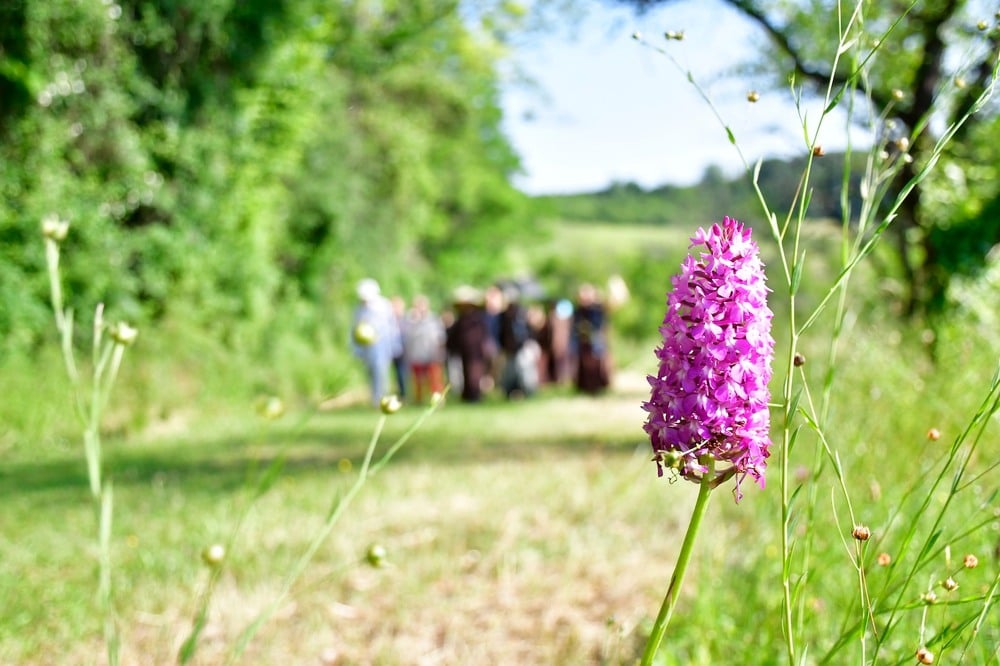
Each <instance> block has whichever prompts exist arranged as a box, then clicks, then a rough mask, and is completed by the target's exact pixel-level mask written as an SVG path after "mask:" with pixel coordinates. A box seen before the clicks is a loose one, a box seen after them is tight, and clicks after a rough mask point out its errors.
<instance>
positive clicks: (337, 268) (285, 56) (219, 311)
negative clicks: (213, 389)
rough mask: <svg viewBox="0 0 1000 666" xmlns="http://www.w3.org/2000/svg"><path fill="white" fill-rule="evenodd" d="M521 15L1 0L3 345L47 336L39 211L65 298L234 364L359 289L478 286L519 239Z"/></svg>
mask: <svg viewBox="0 0 1000 666" xmlns="http://www.w3.org/2000/svg"><path fill="white" fill-rule="evenodd" d="M515 9H516V8H513V9H511V11H506V10H505V8H504V6H503V3H501V5H500V6H497V7H492V6H491V7H490V9H489V10H488V11H487V10H485V9H484V10H483V13H482V15H481V19H477V15H476V14H473V13H471V12H464V13H463V12H459V7H458V3H457V2H455V1H441V0H413V1H411V0H406V1H405V2H404V1H399V2H381V3H371V2H363V1H359V2H335V3H329V2H319V1H312V0H303V1H298V0H297V1H296V2H282V1H272V0H141V1H140V0H134V1H130V0H123V1H121V2H87V3H81V2H77V1H76V0H45V1H44V2H43V1H41V0H32V1H15V2H5V3H3V4H2V6H0V190H2V192H3V196H2V200H3V204H2V205H0V248H2V249H0V252H2V253H3V257H2V259H0V340H2V343H0V348H2V350H3V352H4V353H6V354H11V353H16V352H23V351H27V350H31V349H32V348H34V347H35V346H36V345H37V344H39V341H40V340H41V338H42V336H44V335H48V331H49V330H50V325H51V312H50V308H49V306H48V302H47V278H46V275H45V270H44V257H43V252H42V244H41V241H40V235H39V224H40V220H42V219H43V218H44V217H46V216H49V215H57V216H59V217H60V218H62V219H66V220H68V221H70V222H71V224H72V230H71V233H70V236H69V238H68V239H67V241H66V243H65V252H64V270H65V274H66V279H67V282H68V293H69V295H70V299H71V304H73V305H75V306H78V308H85V309H86V310H89V309H91V308H92V307H93V304H94V303H96V302H97V301H99V300H103V301H105V302H106V303H107V306H108V309H109V313H110V315H111V316H115V317H124V318H128V319H130V320H132V321H136V322H138V323H139V324H140V325H142V324H146V325H148V324H150V323H162V322H170V323H171V325H182V326H184V327H186V328H188V329H192V330H197V331H199V332H201V333H206V334H208V335H209V336H211V337H212V338H215V339H220V340H224V341H226V342H227V344H229V345H232V346H234V347H242V348H243V349H244V351H260V350H261V349H267V348H269V347H270V346H271V345H273V343H274V340H275V336H280V335H281V334H282V333H283V332H285V331H283V330H281V329H287V332H290V333H294V335H297V336H298V335H302V334H306V335H309V334H310V333H315V334H319V332H320V331H322V330H327V329H329V328H330V327H331V326H333V327H334V328H336V325H337V322H338V317H339V316H340V315H339V313H338V311H339V310H340V309H343V307H344V306H343V305H342V304H343V303H345V302H347V301H349V300H350V298H349V294H350V292H351V289H352V286H353V284H354V282H355V281H356V280H357V279H358V278H360V277H362V276H364V275H375V276H376V277H378V278H379V279H381V280H382V281H383V283H384V284H385V285H386V286H387V287H388V288H389V289H402V288H404V287H405V286H406V285H407V284H412V283H418V282H419V283H421V284H422V285H425V286H429V287H430V288H433V287H435V286H440V287H441V288H442V289H443V288H444V287H445V286H446V285H447V286H450V285H451V284H452V283H453V281H455V280H458V279H462V280H478V279H486V278H487V277H488V276H492V275H493V274H494V273H495V272H496V271H497V270H498V264H500V263H501V262H502V260H503V256H502V254H501V253H497V252H495V248H496V247H498V246H502V245H503V243H504V241H505V239H507V238H508V237H510V236H511V235H512V234H514V233H516V232H517V230H519V229H524V228H525V225H526V224H527V223H528V221H529V220H528V218H527V216H526V207H525V203H526V198H525V197H524V196H523V195H521V194H520V193H519V192H517V191H516V190H515V189H514V188H513V187H512V186H511V185H510V182H509V176H510V175H511V173H512V172H513V171H514V170H515V169H516V168H517V166H518V162H517V158H516V156H515V155H514V153H513V152H512V150H511V148H510V145H509V144H508V142H507V140H506V139H505V137H504V136H503V135H502V133H501V131H500V120H501V112H500V109H499V107H498V85H499V73H498V72H499V66H498V62H499V60H500V58H501V57H502V55H503V53H504V46H503V42H502V41H501V39H500V36H501V35H502V34H503V32H504V31H505V30H507V29H509V26H508V23H511V24H513V23H515V22H516V21H517V20H518V13H517V12H516V11H514V10H515ZM431 267H433V270H432V269H431ZM85 314H86V313H85ZM84 316H85V315H84ZM87 318H88V319H89V317H87ZM292 329H294V330H292Z"/></svg>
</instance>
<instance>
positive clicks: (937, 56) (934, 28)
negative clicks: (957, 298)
mask: <svg viewBox="0 0 1000 666" xmlns="http://www.w3.org/2000/svg"><path fill="white" fill-rule="evenodd" d="M618 1H619V2H621V3H624V4H629V5H632V6H635V7H637V8H638V9H640V10H645V9H649V8H650V7H653V6H656V5H665V4H668V3H670V2H671V1H672V0H618ZM724 2H726V4H728V5H730V6H732V7H733V8H735V9H736V10H738V11H739V12H741V13H742V14H743V15H744V16H746V17H747V18H748V19H749V20H751V21H752V22H753V23H755V24H756V25H757V26H758V27H759V28H760V29H761V31H762V32H763V33H764V34H765V35H766V36H767V37H768V39H769V42H770V47H771V48H768V49H767V51H766V52H762V53H761V55H760V58H761V59H760V64H761V65H762V67H763V69H764V70H765V71H768V72H770V74H771V76H772V77H773V81H774V82H775V84H776V85H780V86H781V87H785V86H787V84H788V81H789V79H791V80H792V81H793V82H794V83H795V84H796V85H797V86H801V87H804V88H805V90H806V91H807V92H808V91H810V90H811V91H813V92H817V91H820V90H824V89H826V87H827V86H828V85H830V84H832V85H833V87H834V89H835V90H837V91H840V94H839V96H838V98H837V99H839V101H840V102H841V103H845V102H846V100H847V97H849V96H854V101H856V102H857V103H858V104H859V105H862V106H864V107H867V111H868V113H867V114H865V115H864V120H865V122H866V123H868V124H869V125H870V126H873V127H874V129H875V131H876V134H877V140H878V141H879V142H880V145H881V146H883V147H884V148H885V150H886V154H887V155H890V156H891V155H892V154H893V153H895V154H899V153H903V154H905V155H906V156H907V158H906V160H905V162H904V164H903V165H902V168H901V169H900V170H899V172H898V174H897V176H896V180H895V189H896V191H902V190H903V189H904V188H905V187H907V184H908V183H916V184H915V186H914V187H913V189H912V190H911V192H910V195H909V196H908V197H907V198H906V200H905V202H904V203H903V206H902V207H901V208H900V210H899V211H898V212H899V217H898V220H897V222H896V223H895V224H894V225H893V227H892V228H893V230H894V232H895V233H894V236H895V238H896V240H897V245H898V250H899V257H900V260H901V262H900V263H901V265H902V267H903V269H904V272H905V276H906V282H907V284H908V287H909V289H908V292H909V293H908V295H907V300H908V310H909V311H910V312H913V313H917V312H921V311H934V310H937V309H939V308H940V307H941V306H942V305H943V302H944V297H945V293H946V291H947V286H948V281H949V278H950V276H951V275H952V273H954V272H955V271H960V270H966V271H968V270H973V271H975V270H979V269H981V268H982V266H983V265H984V262H985V260H986V254H987V252H988V250H989V248H990V247H992V246H993V245H995V244H997V243H1000V221H998V220H997V219H996V218H995V217H993V216H990V215H987V214H986V211H987V210H988V209H989V207H990V204H991V202H994V201H996V200H997V197H998V196H1000V185H998V183H1000V180H998V179H997V175H998V174H997V172H996V167H995V165H996V164H997V163H998V158H1000V155H998V153H997V149H996V146H997V145H1000V142H998V140H997V138H998V135H997V131H998V130H1000V125H998V120H997V118H998V110H1000V104H998V102H997V100H996V98H995V97H994V98H993V99H992V101H990V102H989V103H988V104H986V105H985V106H983V107H982V108H979V107H980V105H979V104H978V102H979V101H980V100H981V99H982V98H983V95H984V92H985V91H987V90H988V89H990V88H992V86H993V85H994V83H995V80H996V72H997V66H998V57H1000V15H998V14H997V13H996V6H995V5H994V4H993V3H989V2H980V1H977V0H933V1H928V2H907V1H903V2H899V1H896V0H882V1H879V2H864V3H854V2H846V3H841V2H831V1H830V0H791V1H788V2H777V3H776V2H764V1H762V0H724ZM856 8H860V10H861V12H860V15H859V17H858V18H859V20H855V21H854V22H853V23H851V22H850V20H849V19H850V17H851V16H852V13H853V12H855V10H856ZM849 23H851V25H852V26H853V27H852V28H851V30H850V32H849V34H847V35H846V36H845V37H846V38H845V39H844V40H843V41H842V40H841V38H842V35H841V33H840V29H842V28H844V27H845V26H847V25H848V24H849ZM841 43H847V44H849V45H851V47H852V48H848V49H845V50H843V52H842V53H840V56H841V57H838V48H839V46H840V45H841ZM972 112H975V113H974V114H973V115H972V116H971V117H970V118H968V119H967V120H966V121H965V122H964V124H962V126H961V128H960V129H959V130H958V132H957V133H956V134H955V136H954V138H953V140H952V141H951V142H950V143H949V144H948V146H947V147H946V150H945V151H944V152H943V153H942V154H941V155H940V156H939V159H940V161H941V162H942V163H943V165H944V168H942V169H938V170H936V171H935V172H934V173H933V174H932V175H931V176H930V177H929V178H924V179H919V178H917V176H918V174H920V173H921V171H922V170H923V169H924V168H925V167H926V166H927V165H928V163H929V161H930V160H932V159H934V158H932V153H933V152H934V147H935V144H936V142H937V141H938V140H939V139H940V138H941V137H942V136H943V135H944V133H945V132H946V131H948V128H951V127H954V126H955V125H956V124H957V123H959V121H961V120H963V119H964V118H965V116H966V115H967V114H970V113H972ZM803 148H804V149H805V146H803ZM817 191H819V188H818V187H817ZM949 193H951V194H949ZM957 193H961V194H960V195H959V196H955V195H956V194H957ZM970 239H976V242H969V240H970Z"/></svg>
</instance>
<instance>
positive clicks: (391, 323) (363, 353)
mask: <svg viewBox="0 0 1000 666" xmlns="http://www.w3.org/2000/svg"><path fill="white" fill-rule="evenodd" d="M357 295H358V305H357V307H356V308H355V309H354V321H353V325H352V327H351V331H352V333H351V349H352V351H353V352H354V355H355V356H357V357H358V358H359V359H361V361H362V362H363V363H364V364H365V369H366V370H367V372H368V383H369V386H370V387H371V401H372V404H373V405H375V406H378V405H379V404H380V403H381V402H382V398H383V397H385V396H386V395H387V394H388V392H389V369H390V368H391V367H392V359H393V358H395V357H396V356H398V355H400V354H402V351H403V341H402V336H401V334H400V330H399V324H398V322H397V320H396V316H395V315H394V314H393V311H392V304H391V303H390V302H389V300H388V299H387V298H385V297H384V296H382V290H381V289H380V287H379V284H378V282H376V281H375V280H373V279H372V278H365V279H364V280H361V281H360V282H358V287H357Z"/></svg>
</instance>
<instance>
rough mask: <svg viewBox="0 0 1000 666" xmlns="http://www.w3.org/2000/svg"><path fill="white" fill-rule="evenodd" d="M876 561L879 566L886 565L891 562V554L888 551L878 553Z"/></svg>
mask: <svg viewBox="0 0 1000 666" xmlns="http://www.w3.org/2000/svg"><path fill="white" fill-rule="evenodd" d="M876 562H878V565H879V566H880V567H887V566H889V565H890V564H891V563H892V555H890V554H889V553H879V554H878V559H877V560H876Z"/></svg>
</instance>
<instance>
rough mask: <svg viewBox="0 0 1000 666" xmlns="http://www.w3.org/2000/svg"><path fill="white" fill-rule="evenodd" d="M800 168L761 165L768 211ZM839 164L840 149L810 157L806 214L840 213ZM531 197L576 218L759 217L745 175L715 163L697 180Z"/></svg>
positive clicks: (796, 162)
mask: <svg viewBox="0 0 1000 666" xmlns="http://www.w3.org/2000/svg"><path fill="white" fill-rule="evenodd" d="M863 160H864V155H860V154H859V155H855V156H854V162H855V164H854V168H853V169H852V177H851V186H850V189H849V192H850V195H851V202H850V206H851V210H852V211H856V210H857V209H858V206H859V203H860V202H859V199H858V175H857V174H859V173H861V168H862V167H863ZM804 168H805V158H796V159H791V160H766V161H765V162H764V163H763V164H762V165H761V171H760V186H761V190H762V191H763V192H764V195H765V197H766V198H767V201H768V203H769V205H770V206H771V209H772V210H774V211H776V212H778V213H779V214H783V213H785V212H786V211H787V210H788V209H789V206H791V203H792V200H793V198H794V195H795V191H796V189H797V188H798V184H799V179H800V178H801V176H802V172H803V170H804ZM843 169H844V154H843V153H837V154H830V155H826V156H824V157H821V158H816V159H814V160H813V166H812V176H811V178H810V184H811V188H812V202H811V204H810V207H809V217H811V218H835V219H840V218H841V214H842V208H841V201H840V193H841V189H842V188H841V183H842V181H843ZM536 201H537V202H538V204H539V205H540V206H541V207H542V209H543V211H545V212H546V213H547V214H549V215H551V216H553V217H557V218H560V219H564V220H572V221H576V222H606V223H628V224H656V225H663V224H666V225H670V224H686V225H690V224H691V223H692V222H694V223H702V222H704V221H707V220H716V219H720V218H721V217H722V216H723V215H730V216H732V217H736V218H739V219H741V220H744V221H746V222H749V223H751V224H752V223H754V222H760V221H763V215H762V214H761V208H760V204H759V203H758V202H757V197H756V195H755V194H754V192H753V188H752V186H751V182H750V178H749V177H748V176H739V177H737V178H731V179H730V178H726V176H725V175H724V174H723V173H722V170H721V169H719V168H718V167H709V168H708V169H706V170H705V174H704V175H703V176H702V179H701V182H699V183H698V184H696V185H690V186H686V187H677V186H673V185H663V186H660V187H657V188H653V189H649V190H647V189H644V188H643V187H642V186H640V185H637V184H635V183H615V184H613V185H611V186H610V187H608V188H606V189H604V190H600V191H597V192H585V193H580V194H566V195H548V196H539V197H536Z"/></svg>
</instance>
